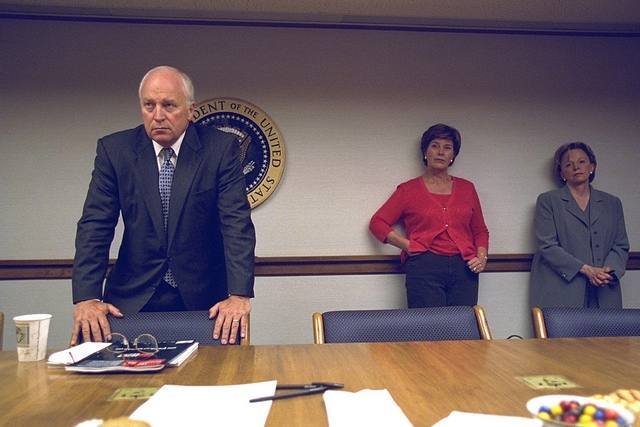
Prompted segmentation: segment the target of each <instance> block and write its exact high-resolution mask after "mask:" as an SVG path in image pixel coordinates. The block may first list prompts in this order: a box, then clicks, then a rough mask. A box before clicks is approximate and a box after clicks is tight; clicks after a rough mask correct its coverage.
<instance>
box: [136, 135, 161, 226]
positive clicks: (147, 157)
mask: <svg viewBox="0 0 640 427" xmlns="http://www.w3.org/2000/svg"><path fill="white" fill-rule="evenodd" d="M135 152H136V163H137V164H136V166H137V168H136V171H137V176H138V179H139V180H140V184H141V187H142V198H143V199H144V202H145V204H146V205H147V210H148V211H149V216H150V217H151V222H152V223H153V226H154V228H155V229H156V232H157V233H158V235H159V236H162V235H164V222H163V220H162V202H161V200H160V191H159V190H158V159H157V157H156V153H155V151H154V149H153V143H152V142H151V139H149V137H148V136H147V134H146V132H145V131H144V128H142V127H140V130H139V131H138V138H137V143H136V146H135Z"/></svg>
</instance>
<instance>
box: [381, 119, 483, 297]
mask: <svg viewBox="0 0 640 427" xmlns="http://www.w3.org/2000/svg"><path fill="white" fill-rule="evenodd" d="M460 145H461V138H460V132H458V131H457V130H456V129H454V128H452V127H450V126H447V125H443V124H437V125H434V126H431V127H430V128H429V129H427V131H426V132H425V133H424V134H423V135H422V140H421V141H420V149H421V152H422V154H423V157H424V163H425V165H426V170H425V172H424V174H423V175H421V176H419V177H417V178H414V179H412V180H410V181H407V182H405V183H402V184H400V185H399V186H398V187H397V189H396V191H395V192H394V193H393V194H392V195H391V197H390V198H389V200H387V201H386V203H385V204H384V205H382V207H381V208H380V209H379V210H378V211H377V212H376V213H375V214H374V215H373V217H372V218H371V222H370V223H369V229H370V230H371V233H373V235H374V236H375V237H376V238H377V239H378V240H380V241H381V242H383V243H388V244H391V245H393V246H395V247H397V248H399V249H401V250H402V254H401V259H402V261H403V263H404V267H405V273H406V282H405V283H406V287H407V303H408V306H409V308H416V307H434V306H446V305H475V304H477V302H478V273H480V272H482V271H483V270H484V268H485V267H486V265H487V248H488V246H489V231H488V230H487V226H486V225H485V222H484V218H483V216H482V209H481V208H480V200H479V199H478V194H477V193H476V190H475V187H474V186H473V184H472V183H471V182H470V181H467V180H466V179H462V178H458V177H454V176H451V175H449V167H450V166H451V165H452V164H453V162H454V161H455V158H456V156H457V155H458V153H459V152H460ZM396 223H402V225H404V230H405V234H406V236H405V235H403V234H401V233H400V232H398V231H396V230H394V229H393V228H392V226H393V225H394V224H396Z"/></svg>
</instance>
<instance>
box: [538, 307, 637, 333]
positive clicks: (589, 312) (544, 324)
mask: <svg viewBox="0 0 640 427" xmlns="http://www.w3.org/2000/svg"><path fill="white" fill-rule="evenodd" d="M531 314H532V316H533V329H534V332H535V336H536V338H563V337H622V336H640V309H631V308H621V309H600V308H569V307H553V308H552V307H549V308H539V307H533V308H532V309H531Z"/></svg>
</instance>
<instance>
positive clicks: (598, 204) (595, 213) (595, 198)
mask: <svg viewBox="0 0 640 427" xmlns="http://www.w3.org/2000/svg"><path fill="white" fill-rule="evenodd" d="M603 201H604V198H603V197H602V193H601V192H599V191H598V190H594V189H593V188H591V199H590V200H589V204H590V205H591V206H590V209H591V218H590V221H591V225H593V224H595V223H596V221H598V218H600V216H601V215H602V211H603V210H604V203H603Z"/></svg>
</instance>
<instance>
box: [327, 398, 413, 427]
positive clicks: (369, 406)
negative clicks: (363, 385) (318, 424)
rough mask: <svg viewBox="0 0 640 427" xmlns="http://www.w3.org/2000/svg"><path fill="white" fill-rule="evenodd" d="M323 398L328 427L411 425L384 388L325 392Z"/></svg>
mask: <svg viewBox="0 0 640 427" xmlns="http://www.w3.org/2000/svg"><path fill="white" fill-rule="evenodd" d="M323 398H324V405H325V406H326V408H327V418H328V419H329V426H330V427H352V426H368V427H372V426H373V427H375V426H385V427H388V426H394V427H403V426H411V425H412V424H411V422H410V421H409V419H408V418H407V416H406V415H405V414H404V412H402V409H401V408H400V407H399V406H398V404H397V403H396V402H395V401H394V400H393V397H391V394H390V393H389V391H387V389H382V390H369V389H365V390H360V391H358V392H356V393H353V392H350V391H340V390H327V391H325V392H324V395H323Z"/></svg>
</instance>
